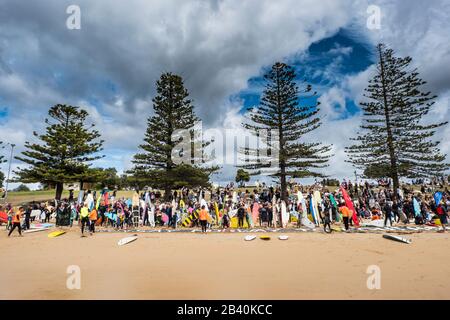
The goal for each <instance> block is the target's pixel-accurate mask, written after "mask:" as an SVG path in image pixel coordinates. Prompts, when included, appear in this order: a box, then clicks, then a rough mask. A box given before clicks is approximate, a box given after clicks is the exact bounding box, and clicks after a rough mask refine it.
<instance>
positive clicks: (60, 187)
mask: <svg viewBox="0 0 450 320" xmlns="http://www.w3.org/2000/svg"><path fill="white" fill-rule="evenodd" d="M63 189H64V185H63V183H62V182H58V183H56V194H55V199H56V200H61V196H62V193H63Z"/></svg>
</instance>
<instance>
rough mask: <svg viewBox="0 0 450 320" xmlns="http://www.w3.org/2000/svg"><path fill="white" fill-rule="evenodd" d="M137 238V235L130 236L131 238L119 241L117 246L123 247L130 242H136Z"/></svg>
mask: <svg viewBox="0 0 450 320" xmlns="http://www.w3.org/2000/svg"><path fill="white" fill-rule="evenodd" d="M137 238H138V236H137V234H135V235H132V236H131V237H126V238H123V239H120V240H119V242H117V244H118V245H119V246H123V245H126V244H128V243H130V242H133V241H136V240H137Z"/></svg>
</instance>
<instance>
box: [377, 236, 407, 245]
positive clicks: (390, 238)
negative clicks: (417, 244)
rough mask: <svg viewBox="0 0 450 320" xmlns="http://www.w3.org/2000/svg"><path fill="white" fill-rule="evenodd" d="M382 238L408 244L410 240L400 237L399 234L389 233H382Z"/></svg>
mask: <svg viewBox="0 0 450 320" xmlns="http://www.w3.org/2000/svg"><path fill="white" fill-rule="evenodd" d="M383 238H385V239H389V240H394V241H398V242H403V243H407V244H410V243H411V242H412V240H411V239H406V238H402V237H399V236H393V235H390V234H383Z"/></svg>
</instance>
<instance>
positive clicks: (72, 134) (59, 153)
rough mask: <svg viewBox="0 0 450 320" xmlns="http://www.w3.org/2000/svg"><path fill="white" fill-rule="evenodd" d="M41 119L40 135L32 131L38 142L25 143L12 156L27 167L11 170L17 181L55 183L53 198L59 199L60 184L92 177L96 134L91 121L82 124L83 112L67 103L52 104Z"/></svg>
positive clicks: (98, 148)
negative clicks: (41, 130) (18, 152)
mask: <svg viewBox="0 0 450 320" xmlns="http://www.w3.org/2000/svg"><path fill="white" fill-rule="evenodd" d="M48 115H49V118H47V119H46V120H45V123H46V124H47V128H46V130H45V133H44V134H38V133H36V132H34V136H35V137H36V138H37V139H38V140H40V143H31V142H26V143H25V147H26V151H24V152H22V155H21V156H18V157H16V159H18V160H20V161H23V162H24V163H26V164H28V165H29V167H28V168H25V169H22V170H20V171H17V172H15V173H16V174H17V176H18V178H17V181H21V182H24V183H33V182H40V183H42V184H48V185H55V186H56V195H55V198H56V199H58V200H59V199H61V194H62V191H63V184H64V183H66V182H79V181H83V180H86V179H87V178H92V177H91V174H92V171H91V170H92V169H90V167H89V166H90V162H92V161H94V160H97V159H99V158H101V157H102V156H98V155H96V154H97V153H98V152H100V151H101V150H102V144H103V140H99V138H100V133H99V132H98V131H97V130H95V129H93V127H94V124H91V125H86V120H87V117H88V113H87V111H85V110H83V109H80V108H79V107H73V106H69V105H61V104H58V105H55V106H53V107H51V108H50V110H49V112H48Z"/></svg>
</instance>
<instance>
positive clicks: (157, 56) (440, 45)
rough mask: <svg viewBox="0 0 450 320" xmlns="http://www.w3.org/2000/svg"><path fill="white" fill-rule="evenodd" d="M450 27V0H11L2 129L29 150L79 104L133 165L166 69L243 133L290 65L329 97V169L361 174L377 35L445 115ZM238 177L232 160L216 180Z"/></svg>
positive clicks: (209, 120) (446, 148)
mask: <svg viewBox="0 0 450 320" xmlns="http://www.w3.org/2000/svg"><path fill="white" fill-rule="evenodd" d="M70 5H78V6H79V7H80V9H81V29H75V30H72V29H68V28H67V25H66V20H67V18H68V17H69V14H67V12H66V10H67V8H68V7H69V6H70ZM370 5H376V6H378V7H379V8H380V10H381V25H380V29H373V28H368V27H367V20H368V19H369V21H372V20H370V18H371V13H372V11H370V10H369V11H370V12H369V13H368V8H369V6H370ZM449 34H450V2H449V1H447V0H430V1H426V2H424V1H419V0H410V1H395V0H392V1H390V0H379V1H375V0H374V1H366V0H341V1H336V0H322V1H316V0H285V1H272V0H247V1H242V0H192V1H188V0H183V1H181V0H178V1H171V0H158V1H157V0H150V1H148V0H128V1H119V0H114V1H112V0H89V1H87V0H71V1H65V0H40V1H28V0H0V132H1V137H0V139H1V140H2V141H4V142H10V143H15V144H17V146H18V147H17V150H16V151H17V152H20V151H21V150H23V144H24V142H25V141H33V137H32V132H33V131H38V132H41V131H42V130H43V127H44V121H43V120H44V119H45V117H46V112H47V110H48V108H49V107H51V106H53V105H55V104H57V103H64V104H71V105H77V106H81V107H83V108H85V109H87V110H88V111H89V112H90V115H91V117H90V120H91V121H93V122H95V123H96V124H97V126H98V128H99V130H100V131H101V133H102V135H103V138H104V139H105V140H106V143H105V150H104V154H105V155H106V157H105V158H104V159H102V160H100V161H98V162H97V163H95V165H96V166H100V167H116V168H117V169H118V170H119V171H123V170H127V169H129V168H130V166H131V162H130V160H131V158H132V156H133V154H134V153H136V151H137V149H138V145H139V144H140V143H141V141H142V139H143V135H144V131H145V128H146V119H147V118H148V117H149V116H150V115H151V114H152V104H151V99H152V97H153V96H154V94H155V81H156V80H157V79H158V77H159V76H160V74H161V73H162V72H167V71H170V72H174V73H177V74H180V75H181V76H183V78H184V80H185V85H186V87H187V88H188V90H189V92H190V93H191V96H192V98H193V99H194V104H195V108H196V112H197V114H198V115H199V116H200V118H201V119H202V121H203V126H204V128H231V129H232V128H239V126H240V123H241V122H242V113H243V112H242V111H243V110H244V108H245V107H248V106H252V105H257V104H258V101H259V97H260V94H261V91H262V85H263V84H262V82H261V76H262V74H263V73H264V71H265V70H267V68H268V67H270V66H271V65H272V64H273V63H274V62H276V61H284V62H288V63H290V64H292V65H294V66H295V67H296V70H297V73H298V76H299V80H300V79H306V81H307V82H309V83H311V84H312V85H313V87H314V89H315V90H317V91H318V92H319V94H320V101H321V103H322V106H321V112H320V115H321V117H322V122H323V125H322V127H321V128H320V129H318V130H316V131H315V132H314V133H311V134H310V135H309V136H308V137H305V139H308V140H311V141H312V140H319V141H323V142H325V143H330V144H333V153H334V154H335V156H334V157H333V158H332V159H331V161H330V167H329V168H327V169H326V171H325V172H326V173H327V174H328V175H330V176H332V177H336V178H344V177H351V176H352V175H353V169H352V167H351V166H350V165H349V164H347V163H345V162H344V160H345V159H346V155H345V154H344V148H345V146H347V145H349V137H351V136H353V135H354V134H355V132H356V130H357V128H358V125H359V124H360V121H361V114H360V109H359V107H358V101H360V100H361V95H362V91H363V89H364V87H365V86H366V84H367V80H368V79H369V78H370V76H371V74H372V72H373V68H374V66H373V64H374V62H375V57H374V55H373V49H374V46H375V45H376V43H378V42H380V41H382V42H385V43H387V44H388V45H389V46H391V47H392V48H393V49H394V50H395V51H396V52H397V54H399V55H402V56H403V55H410V56H411V57H413V63H414V66H415V67H417V68H418V70H419V72H420V74H421V76H422V77H423V78H424V79H425V80H426V81H428V89H429V90H431V91H433V93H435V94H437V95H438V96H439V98H438V100H437V102H436V107H435V109H434V111H433V112H432V113H431V114H430V115H429V116H430V119H435V120H436V119H439V120H443V119H449V118H450V112H449V109H450V108H449V101H450V42H449V41H448V39H449V38H448V35H449ZM449 137H450V126H447V127H445V128H442V129H441V130H440V131H439V132H438V136H437V139H440V140H442V144H441V150H442V152H443V153H445V154H447V155H448V157H449V158H450V141H449ZM0 151H1V152H2V153H3V154H4V155H7V154H8V149H3V150H0ZM20 165H21V164H20V163H19V162H17V161H14V162H13V168H17V166H20ZM1 168H2V170H3V171H6V169H7V165H6V164H3V165H2V167H1ZM234 175H235V168H233V167H232V166H224V168H223V170H222V172H221V173H220V174H218V175H216V176H215V177H214V180H216V181H227V180H230V179H233V177H234Z"/></svg>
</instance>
